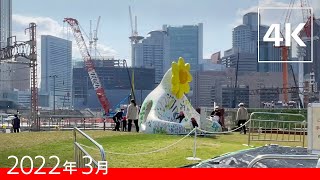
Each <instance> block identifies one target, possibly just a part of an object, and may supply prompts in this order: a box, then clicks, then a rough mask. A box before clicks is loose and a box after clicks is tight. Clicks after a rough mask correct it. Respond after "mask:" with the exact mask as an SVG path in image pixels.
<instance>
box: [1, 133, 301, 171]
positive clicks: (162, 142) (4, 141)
mask: <svg viewBox="0 0 320 180" xmlns="http://www.w3.org/2000/svg"><path fill="white" fill-rule="evenodd" d="M85 132H86V133H87V134H88V135H89V136H91V137H92V138H93V139H95V140H96V141H97V142H98V143H100V144H101V145H102V146H103V147H104V149H105V151H106V152H107V161H108V164H109V167H180V166H185V165H188V164H192V163H194V162H190V161H188V160H186V157H190V156H192V150H193V143H194V138H193V137H188V138H186V139H184V140H183V141H181V142H180V143H178V144H176V145H175V146H173V147H171V148H169V149H166V150H164V151H161V152H158V153H153V154H147V155H138V156H127V155H115V154H110V153H108V152H117V153H129V154H132V153H138V152H149V151H153V150H157V149H159V148H163V147H166V146H168V145H170V144H172V143H174V142H176V141H178V140H179V139H181V138H182V137H183V136H171V135H161V134H141V133H140V134H138V133H126V132H124V133H122V132H112V131H105V132H104V131H85ZM247 139H248V136H245V135H240V134H239V133H237V132H236V133H233V134H230V135H218V136H215V137H198V138H197V157H199V158H201V159H203V160H205V159H209V158H212V157H215V156H218V155H221V154H224V153H228V152H234V151H237V150H241V149H247V148H248V147H246V146H244V145H243V144H246V143H247ZM0 140H1V141H0V167H12V166H13V164H14V163H15V160H14V159H10V160H8V156H10V155H15V156H17V157H18V158H19V159H21V158H22V157H23V156H26V155H29V156H31V157H32V158H34V157H35V156H38V155H41V156H44V157H45V158H46V165H45V166H46V167H53V166H54V165H55V164H56V162H55V160H49V157H50V156H52V155H56V156H58V157H59V158H60V160H61V162H60V166H62V165H63V164H64V163H65V161H66V160H68V161H73V132H71V131H60V132H34V133H19V134H0ZM79 142H80V143H81V144H84V145H87V146H90V147H94V146H92V145H91V144H90V143H89V142H87V141H86V140H85V139H82V138H79ZM266 143H268V142H259V143H257V142H255V143H252V145H255V146H262V145H264V144H266ZM284 145H288V144H284ZM290 145H301V144H292V143H290ZM85 149H87V150H88V151H89V152H90V154H92V155H93V156H94V157H99V156H98V155H99V154H98V151H95V150H93V149H89V148H85ZM34 162H35V167H39V166H40V164H41V161H40V160H34ZM24 166H28V160H26V162H25V164H24Z"/></svg>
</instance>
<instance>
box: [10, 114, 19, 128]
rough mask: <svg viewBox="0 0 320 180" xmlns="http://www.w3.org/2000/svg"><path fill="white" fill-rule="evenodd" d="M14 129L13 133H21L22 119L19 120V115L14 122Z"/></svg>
mask: <svg viewBox="0 0 320 180" xmlns="http://www.w3.org/2000/svg"><path fill="white" fill-rule="evenodd" d="M12 127H13V132H14V133H19V129H20V119H19V118H18V115H17V114H15V115H14V118H13V120H12Z"/></svg>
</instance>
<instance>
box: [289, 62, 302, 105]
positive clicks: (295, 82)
mask: <svg viewBox="0 0 320 180" xmlns="http://www.w3.org/2000/svg"><path fill="white" fill-rule="evenodd" d="M290 69H291V73H292V76H293V81H294V85H295V86H296V87H298V83H297V81H296V77H295V74H294V71H293V67H292V65H291V64H290ZM296 93H297V97H298V98H299V105H300V108H303V102H302V100H301V98H300V95H299V89H298V88H297V89H296Z"/></svg>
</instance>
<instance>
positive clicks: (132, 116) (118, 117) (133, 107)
mask: <svg viewBox="0 0 320 180" xmlns="http://www.w3.org/2000/svg"><path fill="white" fill-rule="evenodd" d="M198 113H200V111H198ZM210 115H211V117H213V118H214V117H216V118H217V121H218V123H219V124H220V126H221V127H222V130H223V131H225V130H226V127H225V123H224V109H223V108H220V107H219V106H215V108H214V110H213V111H212V112H211V114H210ZM184 118H185V115H184V113H183V111H181V112H180V113H179V114H178V116H177V117H176V119H178V120H179V123H181V122H182V120H183V119H184ZM138 119H139V107H138V106H137V104H136V102H135V100H134V99H131V101H130V105H129V106H128V108H127V113H126V115H125V116H124V109H123V108H122V109H121V111H119V112H117V113H116V114H115V115H114V116H113V120H114V122H115V124H116V126H115V128H114V131H120V124H121V122H122V131H127V130H128V132H131V127H132V122H133V123H134V125H135V127H136V131H137V132H139V124H138ZM247 119H248V111H247V109H246V108H245V107H244V104H243V103H240V104H239V108H238V111H237V115H236V121H237V122H238V127H241V128H240V130H241V133H244V134H246V132H247V131H246V126H245V124H246V121H247ZM127 121H128V122H127ZM191 124H192V126H193V127H194V128H195V127H198V123H197V121H196V120H195V118H191ZM127 126H128V129H127Z"/></svg>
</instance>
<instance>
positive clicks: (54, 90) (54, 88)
mask: <svg viewBox="0 0 320 180" xmlns="http://www.w3.org/2000/svg"><path fill="white" fill-rule="evenodd" d="M49 77H51V78H53V115H55V114H56V78H57V77H58V76H57V75H52V76H49Z"/></svg>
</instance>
